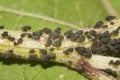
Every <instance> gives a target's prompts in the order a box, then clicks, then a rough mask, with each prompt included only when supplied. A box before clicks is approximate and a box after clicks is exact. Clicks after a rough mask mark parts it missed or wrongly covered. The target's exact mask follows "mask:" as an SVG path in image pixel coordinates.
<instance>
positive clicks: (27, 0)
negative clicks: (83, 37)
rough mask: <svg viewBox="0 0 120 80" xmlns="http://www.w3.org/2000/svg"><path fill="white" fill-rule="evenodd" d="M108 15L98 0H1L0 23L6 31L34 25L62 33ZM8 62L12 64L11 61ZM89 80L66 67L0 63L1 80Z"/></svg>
mask: <svg viewBox="0 0 120 80" xmlns="http://www.w3.org/2000/svg"><path fill="white" fill-rule="evenodd" d="M106 15H107V13H106V11H105V10H104V8H103V6H102V4H101V2H100V1H99V0H92V1H91V0H86V1H85V0H7V1H6V0H0V24H1V25H4V26H5V28H6V29H10V30H19V29H20V27H21V26H23V25H31V26H32V31H35V30H37V29H40V28H44V27H49V28H52V29H54V28H56V27H58V26H60V27H62V29H63V31H66V30H68V29H74V30H75V29H76V28H77V27H79V28H81V27H86V26H89V25H93V24H94V23H95V22H97V21H98V20H103V19H104V17H105V16H106ZM8 62H9V61H8ZM8 79H9V80H86V79H85V78H84V77H83V76H81V75H80V74H78V73H77V72H76V71H74V70H70V69H69V68H67V67H65V66H59V65H56V66H52V67H49V68H47V69H44V68H42V67H41V65H40V64H38V65H36V66H30V65H29V64H22V65H20V64H18V63H15V64H12V65H7V64H3V61H1V62H0V80H8Z"/></svg>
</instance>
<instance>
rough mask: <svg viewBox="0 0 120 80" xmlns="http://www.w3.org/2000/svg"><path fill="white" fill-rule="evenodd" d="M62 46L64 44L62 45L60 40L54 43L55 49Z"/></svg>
mask: <svg viewBox="0 0 120 80" xmlns="http://www.w3.org/2000/svg"><path fill="white" fill-rule="evenodd" d="M61 44H62V43H61V41H60V40H56V41H54V43H53V46H55V47H60V46H61Z"/></svg>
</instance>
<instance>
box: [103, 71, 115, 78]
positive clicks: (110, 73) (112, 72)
mask: <svg viewBox="0 0 120 80" xmlns="http://www.w3.org/2000/svg"><path fill="white" fill-rule="evenodd" d="M103 71H104V72H106V73H108V74H109V75H112V76H113V77H117V73H116V71H112V70H111V69H105V70H103Z"/></svg>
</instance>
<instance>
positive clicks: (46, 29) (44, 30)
mask: <svg viewBox="0 0 120 80" xmlns="http://www.w3.org/2000/svg"><path fill="white" fill-rule="evenodd" d="M43 32H44V33H46V34H49V33H51V32H52V30H51V29H49V28H44V29H43Z"/></svg>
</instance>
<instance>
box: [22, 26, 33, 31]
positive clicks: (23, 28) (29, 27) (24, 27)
mask: <svg viewBox="0 0 120 80" xmlns="http://www.w3.org/2000/svg"><path fill="white" fill-rule="evenodd" d="M30 29H31V26H23V27H21V30H22V31H28V30H30Z"/></svg>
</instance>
